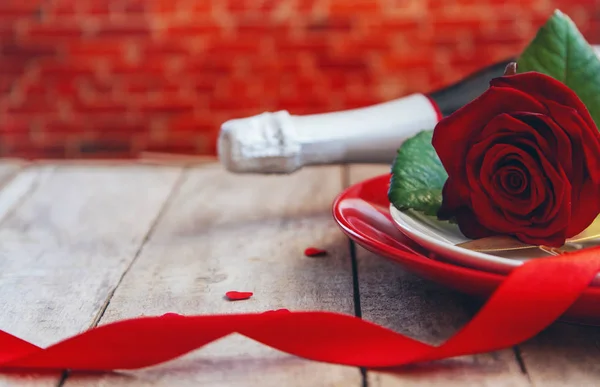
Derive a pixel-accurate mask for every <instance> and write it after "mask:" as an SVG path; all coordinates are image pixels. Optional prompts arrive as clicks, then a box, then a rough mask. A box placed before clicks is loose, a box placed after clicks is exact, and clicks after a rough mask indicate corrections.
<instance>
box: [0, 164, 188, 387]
mask: <svg viewBox="0 0 600 387" xmlns="http://www.w3.org/2000/svg"><path fill="white" fill-rule="evenodd" d="M30 175H32V176H37V177H36V178H32V177H31V176H30ZM180 175H181V169H180V168H156V167H152V168H150V167H140V166H135V165H133V166H131V165H130V166H120V167H94V166H86V167H78V166H61V167H56V168H54V167H51V166H42V165H39V166H33V167H31V168H27V169H26V170H25V171H23V172H22V173H21V174H19V176H18V177H17V178H15V179H13V180H12V182H11V184H9V185H8V186H7V187H5V188H4V189H3V190H2V191H1V192H0V208H2V207H3V204H2V203H3V198H4V197H10V198H13V201H14V197H15V196H16V192H27V190H25V189H23V188H21V189H18V187H16V188H15V187H14V185H15V184H17V185H18V184H21V185H23V184H27V182H28V181H29V182H31V181H32V180H35V185H34V189H33V191H31V192H29V194H28V195H27V197H26V198H25V200H22V201H21V202H20V203H19V205H18V207H16V208H15V209H14V210H13V211H11V212H9V213H8V214H7V216H6V217H5V219H4V221H3V222H2V224H1V225H0V257H1V258H2V259H0V327H1V328H2V329H3V330H6V331H8V332H10V333H12V334H15V335H17V336H19V337H21V338H23V339H26V340H29V341H31V342H33V343H34V344H37V345H41V346H47V345H49V344H52V343H54V342H56V341H59V340H60V339H63V338H66V337H67V336H70V335H73V334H76V333H78V332H80V331H82V330H85V329H87V328H88V327H90V325H91V324H92V323H93V321H94V319H95V318H96V316H97V315H98V314H99V313H100V312H101V311H102V309H103V306H104V305H105V303H106V300H107V298H108V296H109V295H110V294H111V293H112V292H113V290H114V288H115V287H116V285H117V284H118V282H119V280H120V278H121V276H122V275H123V273H124V271H125V270H126V269H127V267H128V266H129V265H130V264H131V262H132V260H133V259H134V258H135V256H136V253H137V251H138V250H139V249H140V247H141V245H142V242H143V240H144V238H145V237H146V234H147V233H148V230H149V229H150V227H151V225H152V224H153V222H154V221H155V219H156V218H157V216H158V213H159V211H160V209H161V207H162V206H163V204H164V203H165V202H166V200H167V198H168V196H169V195H170V193H171V192H172V189H173V187H174V185H175V183H176V181H177V178H178V177H179V176H180ZM28 176H29V177H28ZM11 190H12V191H11ZM6 192H13V194H11V195H8V196H7V195H6ZM15 202H17V201H15ZM6 378H7V379H5V380H3V381H2V382H0V383H5V384H16V385H23V384H24V383H25V384H26V383H31V384H32V385H56V384H57V382H58V376H57V375H53V376H52V375H50V376H45V377H35V376H31V375H30V376H27V377H25V376H19V377H17V376H14V377H12V376H10V375H9V376H6Z"/></svg>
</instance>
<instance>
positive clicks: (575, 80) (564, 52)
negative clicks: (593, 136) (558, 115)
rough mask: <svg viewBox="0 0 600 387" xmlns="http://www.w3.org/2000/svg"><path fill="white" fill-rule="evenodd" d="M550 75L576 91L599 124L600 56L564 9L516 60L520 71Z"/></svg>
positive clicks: (550, 20)
mask: <svg viewBox="0 0 600 387" xmlns="http://www.w3.org/2000/svg"><path fill="white" fill-rule="evenodd" d="M527 71H536V72H540V73H543V74H546V75H548V76H551V77H553V78H555V79H557V80H559V81H561V82H563V83H564V84H565V85H567V86H568V87H569V88H570V89H571V90H573V91H574V92H575V94H577V96H578V97H579V99H581V101H582V102H583V103H584V104H585V106H586V107H587V109H588V110H589V112H590V114H591V116H592V118H593V120H594V122H595V123H596V126H598V127H599V128H600V60H599V59H598V57H597V56H596V52H595V51H594V49H593V48H592V47H591V46H590V45H589V44H588V42H587V41H586V40H585V38H584V37H583V35H581V33H580V32H579V30H578V29H577V26H575V23H573V21H572V20H571V19H570V18H569V17H568V16H567V15H565V14H563V13H562V12H561V11H558V10H556V11H554V14H553V15H552V17H550V19H549V20H548V21H547V22H546V24H544V25H543V26H542V27H541V28H540V29H539V30H538V32H537V35H536V36H535V38H534V39H533V40H532V41H531V43H530V44H529V46H527V47H526V48H525V50H524V51H523V53H522V54H521V56H520V57H519V59H518V60H517V72H519V73H522V72H527Z"/></svg>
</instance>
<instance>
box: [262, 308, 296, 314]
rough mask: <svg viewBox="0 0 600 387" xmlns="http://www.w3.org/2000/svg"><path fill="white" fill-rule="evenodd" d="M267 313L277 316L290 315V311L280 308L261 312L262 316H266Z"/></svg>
mask: <svg viewBox="0 0 600 387" xmlns="http://www.w3.org/2000/svg"><path fill="white" fill-rule="evenodd" d="M267 313H269V314H272V313H277V314H281V313H290V310H289V309H285V308H282V309H275V310H267V311H266V312H263V314H267Z"/></svg>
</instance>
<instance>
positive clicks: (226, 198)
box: [0, 162, 600, 387]
mask: <svg viewBox="0 0 600 387" xmlns="http://www.w3.org/2000/svg"><path fill="white" fill-rule="evenodd" d="M387 170H388V167H387V166H364V165H363V166H351V167H338V166H332V167H318V168H308V169H304V170H302V171H300V172H298V173H295V174H292V175H289V176H256V175H254V176H253V175H233V174H229V173H226V172H225V171H224V170H223V169H222V168H221V167H220V166H219V165H218V164H215V163H209V164H204V165H200V166H194V167H182V166H177V165H162V166H161V165H145V164H139V163H137V164H136V163H114V164H112V163H91V164H90V163H75V164H73V163H56V164H34V165H23V164H19V163H12V162H4V163H3V164H0V181H1V182H2V189H1V190H0V219H1V220H2V221H1V224H0V256H1V259H0V328H1V329H4V330H6V331H8V332H10V333H12V334H15V335H17V336H20V337H22V338H24V339H27V340H29V341H32V342H33V343H35V344H38V345H42V346H46V345H49V344H52V343H54V342H56V341H59V340H60V339H62V338H65V337H67V336H70V335H74V334H76V333H78V332H81V331H83V330H86V329H88V328H90V327H93V326H96V325H98V324H105V323H108V322H111V321H114V320H118V319H123V318H129V317H136V316H140V315H160V314H163V313H167V312H175V313H181V314H214V313H236V312H254V311H265V310H271V309H278V308H287V309H290V310H328V311H337V312H342V313H348V314H354V313H356V314H358V315H359V316H362V317H363V318H365V319H367V320H369V321H373V322H376V323H378V324H382V325H384V326H386V327H389V328H391V329H394V330H396V331H399V332H402V333H405V334H408V335H410V336H412V337H415V338H417V339H420V340H422V341H426V342H429V343H435V344H439V343H441V342H442V341H443V340H444V339H446V338H448V337H449V336H451V335H452V334H453V333H454V332H455V331H456V330H457V329H458V328H459V327H460V326H461V325H462V324H464V323H465V322H467V321H468V320H469V319H470V318H471V316H472V315H473V313H474V312H475V308H476V307H475V306H474V305H473V302H472V301H471V300H470V299H469V298H468V297H465V296H462V295H459V294H457V293H455V292H453V291H450V290H447V289H445V288H442V287H440V286H437V285H436V284H433V283H430V282H427V281H425V280H422V279H420V278H417V277H415V276H414V275H412V274H409V273H407V272H405V271H403V270H402V269H401V268H400V267H399V266H397V265H395V264H393V263H391V262H389V261H387V260H386V259H384V258H381V257H378V256H375V255H373V254H371V253H368V252H367V251H365V250H363V249H362V248H360V247H357V248H356V251H355V253H354V251H353V250H352V249H351V248H350V246H351V245H350V243H349V241H348V239H347V238H346V237H345V236H344V235H343V234H342V233H341V231H340V230H339V229H338V227H337V225H336V224H335V222H334V221H333V219H332V217H331V207H330V206H331V202H332V200H333V198H334V197H335V196H336V195H337V194H338V193H339V192H340V191H341V190H342V189H343V188H344V187H345V186H348V185H349V184H351V183H353V182H356V181H360V180H362V179H365V178H367V177H370V176H374V175H378V174H381V173H385V172H387ZM308 246H316V247H321V248H325V249H326V250H327V251H328V252H329V254H328V255H327V256H325V257H315V258H309V257H305V256H304V255H303V250H304V248H306V247H308ZM229 290H243V291H253V292H254V297H253V298H251V299H250V300H246V301H240V302H229V301H226V300H225V299H224V297H223V295H224V294H225V292H227V291H229ZM599 333H600V329H597V328H593V327H582V326H574V325H566V324H555V325H554V326H552V327H551V328H549V329H548V330H547V331H546V332H544V333H542V334H541V335H539V337H537V338H535V339H534V340H531V341H530V342H528V343H526V344H524V345H522V346H520V347H519V348H515V349H514V350H504V351H499V352H496V353H490V354H484V355H478V356H465V357H461V358H456V359H451V360H446V361H440V362H434V363H430V364H423V365H419V366H414V367H408V368H406V369H403V370H401V371H398V372H394V373H392V372H388V373H383V372H375V371H369V372H366V373H364V372H361V370H359V369H357V368H352V367H343V366H335V365H329V364H321V363H316V362H310V361H306V360H303V359H299V358H296V357H294V356H290V355H287V354H284V353H281V352H278V351H276V350H273V349H270V348H268V347H264V346H262V345H260V344H258V343H256V342H253V341H251V340H249V339H246V338H244V337H241V336H230V337H227V338H225V339H222V340H220V341H219V342H216V343H213V344H211V345H209V346H207V347H205V348H204V349H201V350H199V351H196V352H194V353H191V354H189V355H186V356H184V357H181V358H179V359H177V360H175V361H172V362H170V363H167V364H164V365H160V366H157V367H153V368H149V369H144V370H139V371H132V372H119V373H110V374H103V375H68V374H67V373H64V374H43V375H42V374H40V375H34V374H17V373H13V374H7V375H0V385H2V386H4V385H7V386H8V385H17V386H68V387H75V386H177V387H185V386H357V387H358V386H365V385H368V386H413V385H417V386H482V385H484V386H511V387H513V386H529V385H535V386H553V385H557V386H562V385H565V384H568V385H573V386H592V385H599V384H600V350H599V348H600V347H599V343H600V341H599V339H600V334H599Z"/></svg>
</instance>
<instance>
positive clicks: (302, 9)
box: [0, 0, 600, 158]
mask: <svg viewBox="0 0 600 387" xmlns="http://www.w3.org/2000/svg"><path fill="white" fill-rule="evenodd" d="M554 8H560V9H562V10H563V11H564V12H566V13H567V14H569V15H570V16H571V17H572V18H573V19H574V20H575V22H576V23H577V24H578V25H579V27H580V28H581V30H582V32H583V33H584V35H586V37H587V38H588V39H589V40H590V41H591V42H593V43H600V1H598V0H504V1H502V0H46V1H43V0H0V43H1V44H0V51H1V53H0V98H1V99H0V155H1V156H23V157H33V158H36V157H111V156H112V157H124V156H135V155H136V154H137V153H138V152H140V151H160V152H177V153H196V154H213V153H214V151H215V146H214V143H215V138H216V134H217V132H218V128H219V125H220V124H221V123H222V122H223V121H225V120H227V119H229V118H233V117H243V116H247V115H252V114H257V113H261V112H263V111H266V110H277V109H288V110H289V111H290V112H292V113H296V114H305V113H314V112H324V111H331V110H337V109H344V108H351V107H358V106H365V105H370V104H373V103H377V102H380V101H384V100H388V99H392V98H396V97H400V96H402V95H405V94H407V93H410V92H415V91H421V92H426V91H428V90H431V89H432V88H437V87H440V86H443V85H446V84H448V83H450V82H453V81H456V80H458V79H459V78H461V77H462V76H464V75H466V74H468V73H469V72H471V71H474V70H476V69H478V68H480V67H481V66H485V65H487V64H490V63H492V62H494V61H497V60H501V59H504V58H506V57H507V56H510V55H512V54H514V53H517V52H519V50H520V49H521V48H522V47H523V46H524V45H525V44H526V43H527V41H528V40H529V39H531V37H532V36H533V34H534V33H535V30H536V29H537V27H539V26H540V25H541V24H542V23H543V22H544V21H545V20H546V18H547V17H548V16H549V15H550V13H551V12H552V10H553V9H554Z"/></svg>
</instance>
